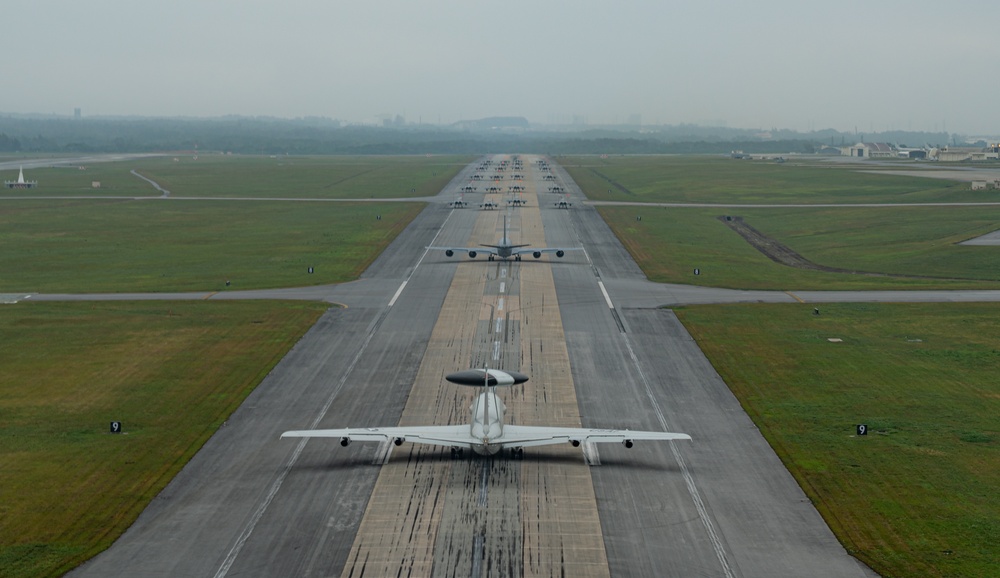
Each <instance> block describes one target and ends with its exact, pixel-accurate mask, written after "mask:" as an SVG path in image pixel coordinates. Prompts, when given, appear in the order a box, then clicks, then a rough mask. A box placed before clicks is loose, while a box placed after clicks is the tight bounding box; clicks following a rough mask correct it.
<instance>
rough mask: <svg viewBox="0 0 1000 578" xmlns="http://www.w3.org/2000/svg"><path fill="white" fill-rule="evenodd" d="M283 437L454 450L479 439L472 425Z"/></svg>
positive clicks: (302, 432)
mask: <svg viewBox="0 0 1000 578" xmlns="http://www.w3.org/2000/svg"><path fill="white" fill-rule="evenodd" d="M281 437H283V438H340V445H342V446H346V445H348V444H350V443H351V442H352V441H359V442H381V441H389V440H392V441H393V442H395V443H396V445H399V444H401V443H403V442H410V443H414V444H431V445H437V446H449V447H453V448H471V447H472V444H473V443H475V442H476V439H475V438H473V437H472V433H471V430H470V428H469V426H468V425H443V426H417V427H362V428H345V429H307V430H296V431H286V432H285V433H283V434H281Z"/></svg>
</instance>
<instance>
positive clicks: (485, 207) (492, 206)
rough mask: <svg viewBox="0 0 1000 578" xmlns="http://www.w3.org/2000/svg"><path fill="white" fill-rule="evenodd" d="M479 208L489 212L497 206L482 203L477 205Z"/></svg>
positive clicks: (486, 202)
mask: <svg viewBox="0 0 1000 578" xmlns="http://www.w3.org/2000/svg"><path fill="white" fill-rule="evenodd" d="M479 208H480V209H485V210H488V211H489V210H493V209H496V208H497V204H496V203H494V202H493V201H483V202H482V203H479ZM450 256H451V255H449V257H450Z"/></svg>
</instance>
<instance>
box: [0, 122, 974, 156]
mask: <svg viewBox="0 0 1000 578" xmlns="http://www.w3.org/2000/svg"><path fill="white" fill-rule="evenodd" d="M462 126H464V127H467V126H468V123H464V124H463V125H462ZM857 136H858V135H845V134H843V133H838V132H835V131H820V132H814V133H809V134H807V135H803V134H801V133H796V132H794V131H784V130H775V129H772V130H771V131H769V132H768V133H767V135H766V137H765V136H761V133H760V131H754V130H747V129H729V128H724V127H723V128H720V127H699V126H694V125H679V126H664V127H650V128H645V127H644V128H643V130H642V131H641V132H640V131H639V130H637V127H618V128H615V127H611V128H593V129H588V130H580V129H579V127H575V128H572V130H570V129H567V128H565V127H563V128H561V129H559V128H552V129H542V130H537V129H535V130H517V131H503V130H500V131H490V130H468V129H467V128H454V127H439V126H429V125H419V126H405V127H394V128H383V127H369V126H340V124H339V123H336V122H331V121H329V120H328V119H294V120H288V119H274V118H254V117H221V118H211V119H188V118H82V119H75V118H68V117H25V116H18V115H6V116H4V115H0V151H2V152H25V153H36V152H46V153H60V152H62V153H110V152H114V153H121V152H166V151H181V150H189V151H194V150H203V151H223V152H232V153H238V154H266V155H275V154H293V155H308V154H334V155H410V154H488V153H501V152H511V151H518V152H524V153H542V154H684V153H687V154H698V153H728V152H730V151H732V150H742V151H744V152H746V153H757V154H781V153H790V152H800V153H811V152H814V151H816V150H818V149H819V148H820V147H822V146H824V145H834V146H840V145H841V144H843V143H847V144H853V143H854V142H857ZM892 136H897V137H905V140H906V142H909V143H923V142H928V143H938V142H943V143H947V142H949V140H950V139H949V135H948V134H946V133H943V134H938V133H927V134H925V133H899V134H893V135H892ZM875 137H877V135H871V137H870V138H869V139H868V140H869V141H871V140H878V139H877V138H875ZM953 139H954V136H952V137H951V140H953ZM883 140H884V141H885V142H896V141H889V140H888V139H883ZM838 141H839V142H838Z"/></svg>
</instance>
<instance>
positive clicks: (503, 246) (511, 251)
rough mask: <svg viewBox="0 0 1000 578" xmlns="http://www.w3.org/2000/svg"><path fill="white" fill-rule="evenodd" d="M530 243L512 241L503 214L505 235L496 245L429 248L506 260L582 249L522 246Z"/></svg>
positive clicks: (445, 252) (449, 254)
mask: <svg viewBox="0 0 1000 578" xmlns="http://www.w3.org/2000/svg"><path fill="white" fill-rule="evenodd" d="M530 246H531V245H530V244H527V243H525V244H523V245H515V244H513V243H511V242H510V238H509V237H508V236H507V215H504V216H503V237H502V238H501V239H500V242H499V243H497V244H496V245H485V244H484V245H480V247H486V249H480V248H478V247H427V248H428V249H434V250H436V251H444V254H445V255H446V256H448V257H452V256H454V255H455V252H456V251H459V252H461V251H465V252H467V253H469V258H470V259H475V258H476V255H478V254H479V253H480V252H482V253H486V254H488V255H489V256H490V257H489V260H490V261H493V260H495V259H496V258H497V257H500V259H501V260H503V261H506V260H507V259H510V258H511V257H513V258H514V260H515V261H520V260H521V255H526V254H530V255H531V256H532V257H534V258H535V259H538V258H540V257H541V256H542V253H555V254H556V257H559V258H562V257H563V256H564V255H565V254H566V251H580V250H581V249H582V248H581V247H572V248H569V249H561V248H558V247H546V248H535V249H523V248H522V247H530Z"/></svg>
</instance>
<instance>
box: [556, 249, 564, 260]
mask: <svg viewBox="0 0 1000 578" xmlns="http://www.w3.org/2000/svg"><path fill="white" fill-rule="evenodd" d="M565 254H566V252H565V251H556V257H559V258H560V259H561V258H562V256H563V255H565Z"/></svg>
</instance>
